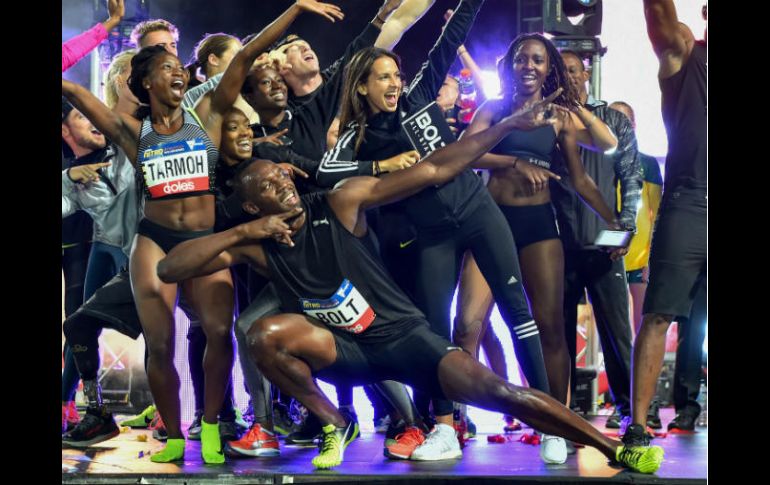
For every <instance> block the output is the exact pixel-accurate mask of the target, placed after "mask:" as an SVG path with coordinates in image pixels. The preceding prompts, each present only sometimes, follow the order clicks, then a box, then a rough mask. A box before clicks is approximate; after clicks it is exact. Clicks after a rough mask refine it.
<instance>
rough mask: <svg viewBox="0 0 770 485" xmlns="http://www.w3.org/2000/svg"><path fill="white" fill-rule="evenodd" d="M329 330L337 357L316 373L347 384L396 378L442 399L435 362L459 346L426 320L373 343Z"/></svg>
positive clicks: (323, 377)
mask: <svg viewBox="0 0 770 485" xmlns="http://www.w3.org/2000/svg"><path fill="white" fill-rule="evenodd" d="M332 333H333V335H334V343H335V346H336V348H337V360H335V361H334V363H333V364H332V365H330V366H329V367H326V368H324V369H321V370H320V371H318V372H316V373H315V375H316V377H319V378H321V379H323V380H328V381H330V382H333V383H335V384H337V383H342V384H350V385H362V384H371V383H374V382H379V381H386V380H392V381H398V382H403V383H404V384H408V385H410V386H412V387H414V388H417V389H420V390H422V391H425V392H427V393H430V395H431V396H434V397H437V398H444V399H445V397H444V392H443V391H442V390H441V386H440V385H439V382H438V364H439V362H440V361H441V359H443V358H444V356H445V355H446V354H447V353H449V352H451V351H453V350H462V349H461V348H460V347H457V346H455V345H452V342H450V341H449V340H447V339H445V338H444V337H441V336H440V335H438V334H436V333H434V332H433V331H432V330H431V329H430V327H429V326H428V322H427V321H426V320H417V322H416V324H415V325H414V327H412V328H411V329H409V330H407V331H405V332H403V333H401V334H398V335H395V336H394V337H393V338H392V339H390V340H387V341H384V342H379V343H376V344H373V343H370V344H365V343H361V342H359V341H357V340H356V339H355V338H354V337H353V336H352V335H350V334H348V333H343V332H332Z"/></svg>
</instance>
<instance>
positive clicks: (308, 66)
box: [284, 40, 321, 78]
mask: <svg viewBox="0 0 770 485" xmlns="http://www.w3.org/2000/svg"><path fill="white" fill-rule="evenodd" d="M284 53H285V54H286V62H288V63H289V64H291V69H290V72H291V74H293V75H294V76H296V77H298V78H305V77H310V76H315V75H316V74H318V73H319V72H321V67H320V66H319V64H318V56H317V55H316V54H315V52H313V49H312V48H311V47H310V44H308V43H307V42H305V41H304V40H298V41H296V42H292V43H291V44H289V47H288V48H287V49H286V50H284Z"/></svg>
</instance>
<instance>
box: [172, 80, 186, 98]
mask: <svg viewBox="0 0 770 485" xmlns="http://www.w3.org/2000/svg"><path fill="white" fill-rule="evenodd" d="M171 92H172V93H174V94H175V95H176V96H178V97H180V98H181V97H182V93H183V92H184V81H182V80H180V79H177V80H174V81H172V82H171Z"/></svg>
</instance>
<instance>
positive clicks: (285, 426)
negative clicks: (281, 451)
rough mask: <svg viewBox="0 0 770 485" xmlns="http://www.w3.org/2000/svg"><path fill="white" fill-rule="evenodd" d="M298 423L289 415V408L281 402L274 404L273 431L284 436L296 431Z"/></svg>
mask: <svg viewBox="0 0 770 485" xmlns="http://www.w3.org/2000/svg"><path fill="white" fill-rule="evenodd" d="M295 425H296V423H295V422H294V419H292V417H291V413H289V407H288V406H287V405H285V404H284V403H282V402H280V401H276V402H273V430H274V431H275V432H276V433H278V434H280V435H283V436H286V435H289V434H291V432H292V431H294V428H295Z"/></svg>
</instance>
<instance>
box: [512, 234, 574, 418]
mask: <svg viewBox="0 0 770 485" xmlns="http://www.w3.org/2000/svg"><path fill="white" fill-rule="evenodd" d="M519 261H520V262H521V273H522V278H523V279H522V281H523V283H524V288H525V290H526V292H527V296H528V297H529V299H530V305H531V307H532V316H533V317H534V318H535V322H536V323H537V327H538V329H539V330H540V343H541V344H542V346H543V358H544V360H545V368H546V371H547V372H548V385H549V387H550V389H551V395H552V396H553V397H554V398H555V399H557V400H558V401H560V402H562V403H567V389H568V388H569V374H570V359H569V353H568V351H567V338H566V336H565V333H564V251H563V249H562V245H561V241H560V240H558V239H549V240H546V241H540V242H537V243H534V244H530V245H527V246H526V247H524V248H522V249H521V251H520V252H519Z"/></svg>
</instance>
